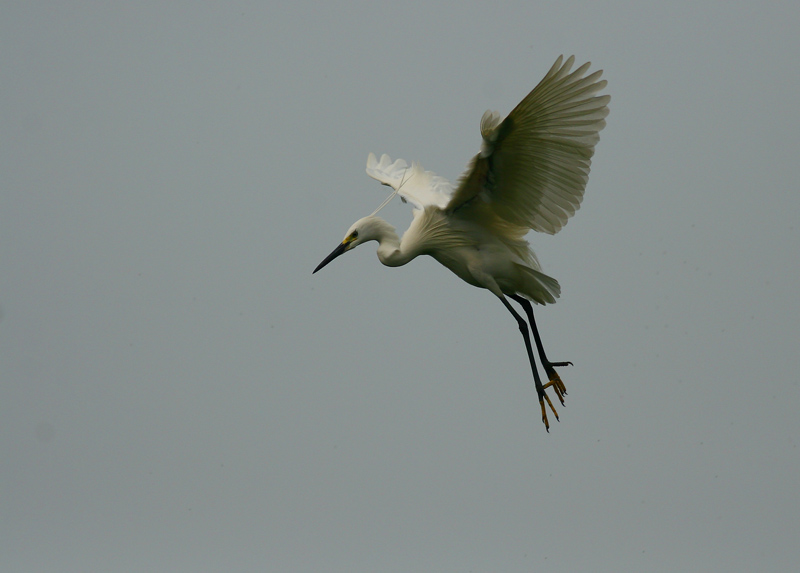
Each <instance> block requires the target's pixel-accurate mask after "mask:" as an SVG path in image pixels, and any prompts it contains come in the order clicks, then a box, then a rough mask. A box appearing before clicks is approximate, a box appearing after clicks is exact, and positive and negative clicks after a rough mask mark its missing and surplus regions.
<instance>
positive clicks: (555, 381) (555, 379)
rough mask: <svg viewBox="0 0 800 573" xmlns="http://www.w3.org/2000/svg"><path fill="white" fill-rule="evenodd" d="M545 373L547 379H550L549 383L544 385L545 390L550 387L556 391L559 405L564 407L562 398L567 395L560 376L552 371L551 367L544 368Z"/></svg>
mask: <svg viewBox="0 0 800 573" xmlns="http://www.w3.org/2000/svg"><path fill="white" fill-rule="evenodd" d="M545 372H546V373H547V377H548V378H549V379H550V382H548V383H547V384H545V385H544V388H545V390H546V389H548V388H550V387H552V388H553V390H555V391H556V396H558V399H559V400H560V401H561V405H562V406H563V405H564V396H565V395H566V394H567V387H566V386H564V382H563V381H562V380H561V376H559V375H558V373H557V372H556V371H555V369H553V367H552V366H551V367H548V368H545Z"/></svg>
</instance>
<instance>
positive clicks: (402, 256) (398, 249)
mask: <svg viewBox="0 0 800 573" xmlns="http://www.w3.org/2000/svg"><path fill="white" fill-rule="evenodd" d="M375 219H376V221H375V223H376V225H375V226H374V229H373V234H372V236H371V237H370V238H369V239H368V240H373V241H378V259H379V260H380V261H381V263H383V264H384V265H386V266H387V267H399V266H400V265H404V264H406V263H407V262H409V261H410V260H411V259H413V258H414V257H415V256H416V255H414V254H411V253H409V252H407V251H406V250H404V249H403V245H402V242H401V240H400V237H398V236H397V232H395V230H394V227H392V226H391V225H390V224H389V223H387V222H386V221H384V220H383V219H379V218H378V217H375Z"/></svg>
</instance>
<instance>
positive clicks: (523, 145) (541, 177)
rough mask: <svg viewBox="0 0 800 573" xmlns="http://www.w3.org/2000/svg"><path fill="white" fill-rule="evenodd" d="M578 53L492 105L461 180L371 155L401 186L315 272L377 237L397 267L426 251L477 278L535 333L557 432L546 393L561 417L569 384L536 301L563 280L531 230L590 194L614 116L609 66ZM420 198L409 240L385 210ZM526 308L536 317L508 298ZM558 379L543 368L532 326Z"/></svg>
mask: <svg viewBox="0 0 800 573" xmlns="http://www.w3.org/2000/svg"><path fill="white" fill-rule="evenodd" d="M573 62H574V57H570V58H568V59H567V60H566V62H563V58H562V57H561V56H559V58H558V59H557V60H556V62H555V64H553V67H552V68H551V69H550V71H549V72H547V74H546V75H545V77H544V78H543V79H542V81H541V82H539V85H537V86H536V87H535V88H534V89H533V91H531V92H530V93H529V94H528V95H527V96H526V97H525V99H523V100H522V102H520V103H519V105H517V107H515V108H514V110H513V111H512V112H511V113H510V114H508V116H507V117H506V118H502V117H501V116H500V114H498V113H497V112H492V111H487V112H486V113H484V114H483V117H482V118H481V124H480V129H481V136H482V137H483V143H482V146H481V151H480V153H479V154H478V155H476V156H475V157H474V158H473V159H472V161H471V163H470V164H469V166H468V168H467V171H466V172H465V173H464V174H463V175H462V176H461V178H460V179H459V180H458V182H457V184H456V185H452V184H451V183H449V182H448V181H447V180H445V179H443V178H442V177H438V176H436V175H435V174H434V173H432V172H430V171H425V170H423V169H422V167H421V166H420V165H419V164H417V163H413V164H412V165H411V166H410V167H409V166H408V165H407V164H406V163H405V162H404V161H402V160H398V161H395V162H394V163H392V162H391V160H390V159H389V157H388V156H386V155H383V156H382V157H381V159H380V161H378V160H377V159H376V158H375V155H373V154H371V153H370V155H369V158H368V159H367V174H368V175H369V176H370V177H372V178H374V179H377V180H378V181H380V182H381V183H383V184H384V185H388V186H390V187H392V188H393V189H394V193H392V195H390V196H389V198H387V200H386V201H384V203H383V204H382V205H381V206H380V207H378V209H377V210H376V211H375V212H373V213H372V214H371V215H369V216H368V217H364V218H363V219H359V220H358V221H356V222H355V223H354V224H353V226H352V227H350V229H348V231H347V233H346V234H345V237H344V240H343V241H342V242H341V244H339V246H338V247H336V249H334V251H333V252H332V253H331V254H330V255H328V256H327V257H326V258H325V260H323V261H322V262H321V263H320V264H319V266H318V267H317V268H316V269H314V273H316V272H317V271H318V270H320V269H321V268H322V267H324V266H325V265H327V264H328V263H329V262H331V261H332V260H333V259H335V258H336V257H338V256H339V255H341V254H342V253H346V252H348V251H351V250H353V249H354V248H355V247H357V246H358V245H360V244H362V243H366V242H368V241H377V242H378V259H380V261H381V263H383V264H384V265H387V266H390V267H397V266H400V265H404V264H406V263H407V262H409V261H411V260H412V259H413V258H415V257H417V256H418V255H430V256H432V257H433V258H434V259H436V260H437V261H439V262H440V263H441V264H443V265H444V266H445V267H447V268H448V269H450V270H451V271H453V272H454V273H455V274H456V275H458V276H459V277H460V278H461V279H463V280H464V281H466V282H467V283H469V284H471V285H473V286H476V287H481V288H485V289H487V290H489V291H491V292H492V293H493V294H494V295H495V296H497V298H499V299H500V301H501V302H502V303H503V305H504V306H505V307H506V308H507V309H508V310H509V312H511V314H512V315H513V316H514V318H515V319H516V321H517V325H518V326H519V330H520V332H521V333H522V337H523V339H524V340H525V348H526V350H527V352H528V359H529V361H530V364H531V369H532V371H533V378H534V382H535V385H536V391H537V393H538V396H539V403H540V406H541V409H542V421H543V422H544V424H545V427H546V428H547V431H548V432H549V431H550V424H549V422H548V420H547V411H546V409H545V405H544V402H545V400H546V401H547V403H548V404H549V407H550V409H551V410H552V411H553V414H555V416H556V419H558V413H557V412H556V409H555V408H554V407H553V404H552V402H551V401H550V398H549V397H548V396H547V393H546V389H547V388H550V387H552V389H553V390H554V391H555V393H556V395H557V396H558V398H559V400H560V401H561V404H562V405H563V404H564V394H566V388H565V387H564V383H563V382H562V380H561V378H560V376H559V375H558V374H557V373H556V370H555V367H556V366H558V367H561V366H566V365H568V364H571V363H570V362H550V361H549V360H548V359H547V356H546V355H545V352H544V348H543V347H542V341H541V338H540V336H539V332H538V329H537V327H536V322H535V321H534V318H533V306H532V305H531V302H533V303H537V304H542V305H544V304H547V303H554V302H555V301H556V298H558V296H559V294H560V291H561V287H560V286H559V284H558V281H556V280H555V279H554V278H552V277H549V276H547V275H546V274H544V273H543V272H542V271H541V267H540V265H539V261H538V260H537V258H536V255H535V254H534V252H533V251H532V250H531V249H530V247H529V245H528V243H527V241H525V239H524V237H525V234H526V233H527V232H528V230H529V229H533V230H534V231H540V232H544V233H549V234H555V233H557V232H558V231H559V230H560V229H561V228H562V227H563V226H564V225H565V224H566V223H567V220H568V219H569V218H570V217H571V216H572V215H573V214H574V213H575V211H576V210H577V209H578V207H579V206H580V203H581V200H582V199H583V193H584V190H585V188H586V183H587V181H588V177H589V167H590V165H591V157H592V155H593V154H594V147H595V145H596V144H597V142H598V141H599V140H600V136H599V132H600V130H601V129H603V127H604V126H605V121H604V118H605V117H606V116H607V115H608V107H607V104H608V102H609V100H610V99H611V98H610V96H608V95H602V96H599V95H596V94H597V92H599V91H600V90H602V89H603V88H604V87H605V86H606V81H605V80H600V79H599V78H600V75H601V74H602V70H601V71H596V72H594V73H592V74H590V75H588V76H585V77H584V74H585V73H586V71H587V70H588V68H589V63H588V62H587V63H586V64H584V65H582V66H580V67H579V68H577V69H576V70H575V71H573V72H570V69H571V68H572V64H573ZM395 194H399V195H400V197H401V198H402V199H403V200H404V201H406V202H408V203H410V204H411V206H412V207H413V212H412V214H413V220H412V222H411V225H410V226H409V228H408V230H407V231H406V232H405V233H404V234H403V237H402V238H400V237H398V236H397V233H396V232H395V229H394V227H392V226H391V225H390V224H389V223H387V222H386V221H384V220H383V219H381V218H379V217H376V216H375V215H376V213H377V212H378V211H379V210H380V209H381V208H382V207H383V206H384V205H386V203H388V201H389V200H390V199H391V198H392V197H393V196H394V195H395ZM509 298H510V299H512V300H514V301H516V302H517V303H519V304H520V305H521V306H522V309H523V310H524V311H525V314H526V315H527V317H528V322H529V324H528V323H526V322H525V319H524V318H523V317H522V316H520V314H519V313H518V312H517V311H516V310H515V309H514V308H513V307H512V306H511V303H510V302H509V301H508V299H509ZM529 326H530V330H531V331H532V332H533V338H534V342H535V344H536V349H537V351H538V354H539V360H540V362H541V363H542V367H543V369H544V371H545V373H546V374H547V376H548V379H549V382H548V383H547V384H545V385H543V384H542V382H541V380H540V378H539V374H538V372H537V368H536V363H535V360H534V355H533V350H532V347H531V340H530V335H529V333H528V327H529Z"/></svg>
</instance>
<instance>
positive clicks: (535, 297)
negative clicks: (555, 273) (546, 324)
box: [517, 264, 561, 304]
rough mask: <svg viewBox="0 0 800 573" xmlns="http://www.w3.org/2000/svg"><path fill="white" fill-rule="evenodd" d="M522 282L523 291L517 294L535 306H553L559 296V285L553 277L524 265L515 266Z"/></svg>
mask: <svg viewBox="0 0 800 573" xmlns="http://www.w3.org/2000/svg"><path fill="white" fill-rule="evenodd" d="M517 268H518V269H519V271H520V274H521V275H522V277H523V281H524V287H523V288H524V290H523V291H520V292H518V294H520V295H522V296H524V297H526V298H528V299H530V300H532V301H533V302H535V303H537V304H554V303H555V302H556V299H557V298H558V297H559V296H560V295H561V285H560V284H558V281H557V280H556V279H554V278H553V277H551V276H549V275H546V274H544V273H543V272H540V271H537V270H535V269H532V268H530V267H526V266H524V265H520V264H518V265H517Z"/></svg>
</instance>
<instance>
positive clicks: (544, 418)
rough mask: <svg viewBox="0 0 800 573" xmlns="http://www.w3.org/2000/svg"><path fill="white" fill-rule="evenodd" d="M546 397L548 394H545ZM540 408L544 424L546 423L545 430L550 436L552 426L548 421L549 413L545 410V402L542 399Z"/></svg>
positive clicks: (540, 399)
mask: <svg viewBox="0 0 800 573" xmlns="http://www.w3.org/2000/svg"><path fill="white" fill-rule="evenodd" d="M545 396H547V394H545ZM549 401H550V400H548V402H549ZM539 406H541V407H542V422H544V429H545V430H547V433H548V434H549V433H550V424H549V422H548V421H547V411H546V410H545V409H544V400H543V399H542V398H539ZM550 407H551V408H552V407H553V406H552V404H551V405H550Z"/></svg>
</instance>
